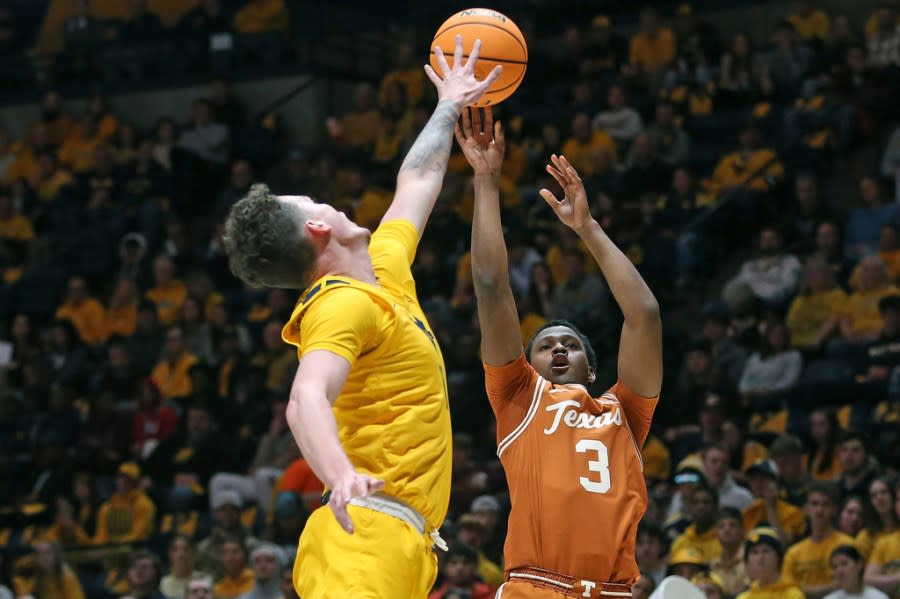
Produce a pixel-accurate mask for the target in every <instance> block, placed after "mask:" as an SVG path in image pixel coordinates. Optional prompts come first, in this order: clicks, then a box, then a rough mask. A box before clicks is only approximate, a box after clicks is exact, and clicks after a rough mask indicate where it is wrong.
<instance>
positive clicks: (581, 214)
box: [539, 154, 594, 231]
mask: <svg viewBox="0 0 900 599" xmlns="http://www.w3.org/2000/svg"><path fill="white" fill-rule="evenodd" d="M550 162H551V164H548V165H547V172H548V173H550V175H551V176H552V177H553V178H554V179H556V182H557V183H559V186H560V187H562V189H563V193H564V194H565V196H564V197H563V198H562V199H559V198H557V197H556V196H555V195H554V194H553V192H552V191H550V190H549V189H542V190H540V192H539V193H540V194H541V197H542V198H544V201H545V202H547V204H548V205H549V206H550V208H552V209H553V212H555V213H556V216H557V218H559V220H560V221H562V223H563V224H564V225H566V226H567V227H569V228H570V229H573V230H575V231H578V230H579V229H581V228H582V227H584V226H586V225H588V224H590V223H591V222H593V220H594V218H593V217H592V216H591V210H590V207H589V206H588V200H587V192H586V191H585V190H584V184H583V183H582V182H581V177H579V176H578V171H576V170H575V167H573V166H572V165H571V164H569V161H568V160H566V157H565V156H557V155H556V154H553V155H552V156H550Z"/></svg>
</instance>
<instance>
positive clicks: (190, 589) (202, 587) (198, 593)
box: [184, 574, 293, 599]
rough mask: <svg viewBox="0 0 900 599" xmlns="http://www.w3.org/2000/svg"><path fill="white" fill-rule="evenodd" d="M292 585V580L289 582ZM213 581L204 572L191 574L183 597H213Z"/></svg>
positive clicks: (207, 598) (206, 598)
mask: <svg viewBox="0 0 900 599" xmlns="http://www.w3.org/2000/svg"><path fill="white" fill-rule="evenodd" d="M291 586H292V587H293V581H292V582H291ZM214 597H215V595H214V594H213V581H212V578H210V577H209V576H208V575H206V574H198V575H195V576H192V577H191V579H190V580H189V581H188V584H187V589H186V591H185V594H184V599H214Z"/></svg>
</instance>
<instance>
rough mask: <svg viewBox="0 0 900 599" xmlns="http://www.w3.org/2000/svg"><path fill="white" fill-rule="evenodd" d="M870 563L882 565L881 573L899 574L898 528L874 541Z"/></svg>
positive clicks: (899, 547) (899, 540) (899, 533)
mask: <svg viewBox="0 0 900 599" xmlns="http://www.w3.org/2000/svg"><path fill="white" fill-rule="evenodd" d="M869 563H870V564H879V565H881V566H882V571H881V573H882V574H900V530H895V531H894V532H892V533H891V534H889V535H886V536H883V537H881V538H880V539H878V541H876V542H875V548H874V549H872V557H870V558H869Z"/></svg>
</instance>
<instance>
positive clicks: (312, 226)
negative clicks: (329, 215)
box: [303, 219, 331, 252]
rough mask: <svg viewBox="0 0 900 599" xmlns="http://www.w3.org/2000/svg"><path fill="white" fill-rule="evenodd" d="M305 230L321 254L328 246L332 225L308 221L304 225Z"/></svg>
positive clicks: (319, 221) (318, 221)
mask: <svg viewBox="0 0 900 599" xmlns="http://www.w3.org/2000/svg"><path fill="white" fill-rule="evenodd" d="M303 230H304V231H305V232H306V235H307V237H309V240H310V242H311V243H312V245H313V247H314V248H316V251H317V252H321V251H322V248H324V247H325V246H326V245H328V240H329V239H330V238H331V225H329V224H328V223H326V222H325V221H321V220H312V219H310V220H307V221H306V222H305V223H303Z"/></svg>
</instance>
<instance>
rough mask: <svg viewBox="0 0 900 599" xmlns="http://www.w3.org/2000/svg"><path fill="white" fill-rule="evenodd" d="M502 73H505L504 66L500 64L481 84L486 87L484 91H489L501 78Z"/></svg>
mask: <svg viewBox="0 0 900 599" xmlns="http://www.w3.org/2000/svg"><path fill="white" fill-rule="evenodd" d="M502 72H503V65H500V64H498V65H497V66H495V67H494V68H493V69H491V72H490V73H488V76H487V77H485V78H484V81H483V82H482V83H481V85H482V86H483V87H484V89H488V88H489V87H490V86H491V85H493V84H494V81H496V80H497V77H499V76H500V74H501V73H502Z"/></svg>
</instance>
